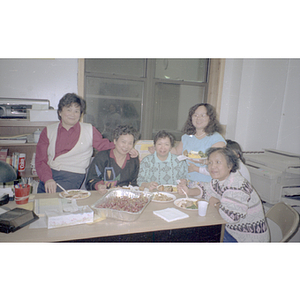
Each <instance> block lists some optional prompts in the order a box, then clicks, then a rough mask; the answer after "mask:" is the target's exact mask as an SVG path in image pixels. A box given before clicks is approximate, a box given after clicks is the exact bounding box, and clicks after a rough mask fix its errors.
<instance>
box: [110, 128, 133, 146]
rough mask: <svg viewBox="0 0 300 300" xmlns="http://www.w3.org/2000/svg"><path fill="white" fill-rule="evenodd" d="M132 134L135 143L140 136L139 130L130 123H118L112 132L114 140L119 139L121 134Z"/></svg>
mask: <svg viewBox="0 0 300 300" xmlns="http://www.w3.org/2000/svg"><path fill="white" fill-rule="evenodd" d="M127 134H131V135H132V136H133V143H135V141H136V140H137V139H138V138H139V132H138V131H137V130H136V129H135V128H134V127H133V126H130V125H118V126H117V127H116V128H115V129H114V132H113V134H112V136H113V140H116V141H117V140H118V139H119V137H120V136H121V135H127Z"/></svg>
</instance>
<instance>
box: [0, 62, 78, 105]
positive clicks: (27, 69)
mask: <svg viewBox="0 0 300 300" xmlns="http://www.w3.org/2000/svg"><path fill="white" fill-rule="evenodd" d="M77 72H78V60H77V59H0V97H6V98H30V99H48V100H50V105H51V106H52V107H54V108H55V109H56V108H57V105H58V102H59V100H60V99H61V97H62V96H63V95H64V94H66V93H73V92H74V93H77V92H78V88H77Z"/></svg>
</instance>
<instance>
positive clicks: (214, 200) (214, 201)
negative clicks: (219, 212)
mask: <svg viewBox="0 0 300 300" xmlns="http://www.w3.org/2000/svg"><path fill="white" fill-rule="evenodd" d="M220 203H221V202H220V200H219V199H217V198H215V197H211V198H210V199H209V204H210V205H212V206H214V207H216V208H217V209H218V208H219V206H220Z"/></svg>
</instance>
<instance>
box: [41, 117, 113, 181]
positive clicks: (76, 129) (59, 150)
mask: <svg viewBox="0 0 300 300" xmlns="http://www.w3.org/2000/svg"><path fill="white" fill-rule="evenodd" d="M79 135H80V124H79V123H76V124H75V125H74V126H73V127H71V128H70V129H69V130H66V129H65V128H64V127H63V126H62V124H61V122H60V124H59V126H58V130H57V139H56V144H55V158H56V157H57V156H59V155H62V154H64V153H66V152H68V151H70V150H71V149H72V148H73V147H74V146H75V145H76V143H77V142H78V139H79ZM48 146H49V140H48V137H47V127H45V128H44V129H43V130H42V132H41V135H40V138H39V142H38V144H37V146H36V159H35V168H36V171H37V174H38V176H39V178H40V180H41V181H43V182H46V181H47V180H49V179H52V172H51V169H50V167H49V165H48V163H47V162H48V154H47V150H48ZM93 147H94V148H95V149H96V150H98V151H102V150H107V149H113V148H114V147H115V145H114V143H113V142H110V141H109V140H108V139H105V138H103V137H102V134H101V133H100V132H99V131H98V130H97V129H96V128H95V127H94V126H93ZM55 158H54V159H55Z"/></svg>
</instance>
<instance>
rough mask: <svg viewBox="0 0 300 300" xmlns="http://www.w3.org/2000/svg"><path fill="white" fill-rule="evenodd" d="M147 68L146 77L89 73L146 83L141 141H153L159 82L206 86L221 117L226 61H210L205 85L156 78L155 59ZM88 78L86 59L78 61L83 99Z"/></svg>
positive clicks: (209, 99)
mask: <svg viewBox="0 0 300 300" xmlns="http://www.w3.org/2000/svg"><path fill="white" fill-rule="evenodd" d="M145 68H146V70H145V76H146V77H133V76H126V75H110V74H105V73H88V76H93V77H94V76H95V77H100V78H109V79H126V80H134V81H142V82H143V83H144V97H143V101H142V103H141V106H142V113H141V128H140V132H141V139H152V128H153V113H154V101H151V100H150V99H154V87H155V84H156V83H157V82H162V83H174V84H184V85H191V86H205V97H206V102H207V103H210V104H212V105H213V106H214V107H215V108H216V111H217V114H218V116H219V115H220V110H221V100H222V88H223V78H224V69H225V59H217V58H213V59H209V63H208V74H207V80H206V82H203V83H200V82H194V81H183V80H172V79H159V78H154V74H155V59H145ZM86 76H87V74H86V73H85V59H83V58H80V59H78V95H79V96H81V97H83V98H84V97H85V84H86ZM149 112H150V113H149Z"/></svg>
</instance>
